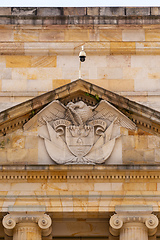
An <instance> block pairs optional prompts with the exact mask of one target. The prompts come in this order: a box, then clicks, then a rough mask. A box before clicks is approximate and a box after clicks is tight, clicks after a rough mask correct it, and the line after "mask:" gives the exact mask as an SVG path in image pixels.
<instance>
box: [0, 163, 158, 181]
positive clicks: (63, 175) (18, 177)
mask: <svg viewBox="0 0 160 240" xmlns="http://www.w3.org/2000/svg"><path fill="white" fill-rule="evenodd" d="M159 169H160V166H159V165H148V166H147V165H144V166H143V165H134V166H131V165H110V166H86V165H84V166H83V165H82V166H73V167H71V166H57V165H51V166H48V165H47V166H46V165H44V166H39V165H37V166H32V165H28V166H9V165H8V166H0V180H1V181H3V180H4V181H6V180H7V181H14V182H15V181H22V182H23V181H26V180H32V181H33V182H34V181H36V182H41V181H42V180H49V181H61V180H64V181H66V180H72V181H79V180H81V181H86V180H87V181H94V180H96V181H108V180H109V181H114V182H115V181H116V182H123V181H126V180H131V181H132V182H134V181H136V182H141V181H144V180H146V181H147V180H150V181H156V182H160V171H159Z"/></svg>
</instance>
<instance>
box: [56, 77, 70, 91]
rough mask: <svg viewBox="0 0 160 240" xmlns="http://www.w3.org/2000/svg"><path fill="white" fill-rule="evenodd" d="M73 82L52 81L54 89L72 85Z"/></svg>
mask: <svg viewBox="0 0 160 240" xmlns="http://www.w3.org/2000/svg"><path fill="white" fill-rule="evenodd" d="M70 82H71V80H70V79H57V80H53V81H52V85H53V89H55V88H58V87H61V86H63V85H65V84H68V83H70Z"/></svg>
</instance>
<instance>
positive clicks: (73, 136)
mask: <svg viewBox="0 0 160 240" xmlns="http://www.w3.org/2000/svg"><path fill="white" fill-rule="evenodd" d="M65 135H66V143H67V146H68V148H69V150H70V151H71V152H72V153H73V154H74V155H75V156H76V157H78V158H79V159H81V158H82V157H84V156H85V155H86V154H87V153H88V152H89V151H90V150H91V148H92V146H93V143H94V127H93V126H90V125H84V126H74V125H71V126H68V127H66V134H65Z"/></svg>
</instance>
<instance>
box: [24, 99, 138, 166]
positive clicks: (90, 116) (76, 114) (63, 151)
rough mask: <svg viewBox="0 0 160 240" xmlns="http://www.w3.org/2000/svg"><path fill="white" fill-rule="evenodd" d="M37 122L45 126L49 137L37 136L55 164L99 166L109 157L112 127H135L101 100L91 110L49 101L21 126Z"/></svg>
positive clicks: (112, 137) (112, 138)
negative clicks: (42, 141)
mask: <svg viewBox="0 0 160 240" xmlns="http://www.w3.org/2000/svg"><path fill="white" fill-rule="evenodd" d="M35 121H37V123H38V126H42V125H46V127H47V131H48V134H49V138H48V137H46V135H45V134H43V133H41V134H40V135H39V136H40V137H41V138H42V139H44V143H45V147H46V151H47V152H48V154H49V156H50V157H51V159H52V160H53V161H55V162H56V163H57V164H101V163H103V162H105V161H106V160H107V158H108V157H109V156H110V155H111V153H112V150H113V148H114V145H115V141H116V139H117V138H119V137H120V135H119V133H114V136H113V128H114V126H115V125H118V126H122V127H125V128H128V129H131V130H135V128H136V126H135V124H134V123H133V122H132V121H131V120H130V119H128V118H127V117H126V116H125V115H124V114H122V113H121V112H120V111H119V110H117V109H116V108H115V107H113V106H112V105H111V104H109V103H108V102H107V101H105V100H102V101H100V103H99V104H97V105H96V106H95V107H91V106H87V105H86V104H85V103H84V102H83V101H79V102H77V103H72V102H70V103H68V104H67V106H64V105H63V104H62V103H60V101H57V100H56V101H53V102H52V103H51V104H49V105H48V106H47V107H46V108H44V109H43V110H41V111H40V112H39V113H38V114H37V115H36V116H35V117H33V118H32V119H31V120H30V121H29V122H28V123H27V124H26V126H25V128H26V129H27V128H30V127H31V126H33V125H34V123H35Z"/></svg>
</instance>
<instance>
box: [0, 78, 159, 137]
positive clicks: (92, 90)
mask: <svg viewBox="0 0 160 240" xmlns="http://www.w3.org/2000/svg"><path fill="white" fill-rule="evenodd" d="M54 100H59V101H60V102H61V103H62V104H63V105H64V106H66V105H67V104H68V103H69V102H73V103H75V102H78V101H83V102H84V103H86V104H87V105H90V106H95V105H96V104H97V103H99V101H100V100H106V101H107V102H108V103H110V104H111V105H112V106H114V107H115V108H116V109H118V110H119V111H120V112H122V113H123V114H124V115H126V116H127V117H128V118H129V119H130V120H131V121H133V122H134V123H135V124H136V126H137V127H138V128H140V129H142V130H144V131H146V132H149V133H153V134H155V135H160V112H158V111H156V110H154V109H151V108H149V107H146V106H144V105H142V104H139V103H137V102H134V101H131V100H129V99H127V98H125V97H123V96H120V95H118V94H116V93H114V92H111V91H108V90H106V89H103V88H101V87H98V86H96V85H94V84H91V83H89V82H86V81H84V80H81V79H79V80H76V81H73V82H71V83H69V84H67V85H64V86H62V87H60V88H57V89H55V90H52V91H50V92H47V93H45V94H43V95H40V96H38V97H35V98H33V99H31V100H28V101H26V102H23V103H21V104H19V105H16V106H14V107H12V108H9V109H6V110H4V111H3V112H1V113H0V134H1V135H5V134H7V133H8V132H12V131H15V130H16V129H18V128H22V126H23V125H24V124H25V123H27V122H28V121H29V120H30V119H31V118H32V117H34V116H35V115H36V114H37V113H38V112H39V111H41V110H42V109H43V108H44V107H46V106H47V105H48V104H50V103H51V102H52V101H54Z"/></svg>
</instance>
